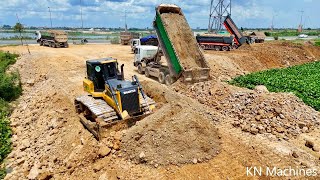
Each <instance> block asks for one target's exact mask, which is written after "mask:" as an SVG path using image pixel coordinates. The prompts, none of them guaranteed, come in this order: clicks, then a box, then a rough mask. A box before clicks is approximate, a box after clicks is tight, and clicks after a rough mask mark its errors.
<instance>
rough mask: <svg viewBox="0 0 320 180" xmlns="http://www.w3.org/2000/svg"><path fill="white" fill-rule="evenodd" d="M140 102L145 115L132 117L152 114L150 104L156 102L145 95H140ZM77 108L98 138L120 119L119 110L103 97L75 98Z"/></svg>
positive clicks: (88, 127) (83, 122)
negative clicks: (105, 129)
mask: <svg viewBox="0 0 320 180" xmlns="http://www.w3.org/2000/svg"><path fill="white" fill-rule="evenodd" d="M140 102H141V108H142V112H143V115H140V116H137V117H131V118H138V117H140V118H142V117H145V116H146V115H148V114H151V113H152V111H150V108H149V107H150V106H151V105H155V104H156V102H155V101H154V100H153V99H151V98H149V97H148V96H145V98H143V97H142V95H140ZM75 108H76V111H77V113H78V114H79V118H80V122H81V123H82V124H83V125H84V126H85V127H86V128H87V129H88V130H89V131H90V132H91V133H92V134H93V135H94V136H95V137H96V138H97V139H98V140H100V139H101V138H102V136H103V135H102V130H103V129H104V128H106V127H109V126H112V125H114V124H116V123H117V120H120V117H119V116H118V115H117V112H116V111H115V110H114V109H113V108H112V107H111V106H109V105H108V104H107V103H106V102H105V101H104V100H103V99H96V98H93V97H92V96H88V95H83V96H79V97H77V98H76V99H75Z"/></svg>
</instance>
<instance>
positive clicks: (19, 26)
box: [13, 23, 24, 33]
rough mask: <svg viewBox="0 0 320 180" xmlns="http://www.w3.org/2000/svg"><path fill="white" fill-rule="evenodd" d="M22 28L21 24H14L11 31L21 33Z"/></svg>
mask: <svg viewBox="0 0 320 180" xmlns="http://www.w3.org/2000/svg"><path fill="white" fill-rule="evenodd" d="M23 29H24V27H23V25H22V24H21V23H16V25H14V26H13V30H14V31H17V32H19V33H21V32H22V31H23Z"/></svg>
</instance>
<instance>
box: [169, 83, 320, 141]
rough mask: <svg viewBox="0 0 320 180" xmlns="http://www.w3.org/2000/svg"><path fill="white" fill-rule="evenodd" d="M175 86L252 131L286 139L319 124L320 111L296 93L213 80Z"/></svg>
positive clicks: (235, 123) (247, 130)
mask: <svg viewBox="0 0 320 180" xmlns="http://www.w3.org/2000/svg"><path fill="white" fill-rule="evenodd" d="M174 88H175V89H177V90H179V92H180V93H183V94H185V95H187V96H189V97H192V98H195V99H197V100H198V101H199V102H200V103H202V104H205V105H207V106H210V107H213V108H215V109H216V111H218V112H220V113H221V114H222V115H224V116H227V117H229V118H232V119H234V122H232V123H233V125H234V126H235V127H241V129H242V130H243V131H245V132H250V133H252V134H258V133H261V134H262V133H272V134H274V135H277V136H279V137H283V138H285V139H287V138H291V137H296V136H297V135H299V134H301V133H308V132H310V131H312V130H313V129H314V128H315V127H316V126H318V125H319V124H320V121H319V120H320V113H319V112H317V111H316V110H314V109H312V108H311V107H309V106H307V105H305V104H304V103H303V102H302V101H301V100H300V99H299V98H297V97H296V96H294V95H293V94H286V93H267V94H263V93H262V94H261V93H257V92H255V91H251V90H246V89H242V88H237V87H233V86H230V85H228V84H225V83H219V82H212V81H211V82H210V81H208V82H201V83H197V84H194V85H187V86H185V85H182V84H175V87H174Z"/></svg>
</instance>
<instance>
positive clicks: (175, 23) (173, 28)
mask: <svg viewBox="0 0 320 180" xmlns="http://www.w3.org/2000/svg"><path fill="white" fill-rule="evenodd" d="M161 17H162V20H163V24H164V26H165V27H166V30H167V33H168V36H169V38H170V40H171V42H172V44H173V46H174V49H175V51H176V53H177V56H178V57H179V60H180V63H181V64H182V66H183V67H184V68H185V69H192V68H196V67H203V66H204V63H205V62H204V59H203V57H202V55H201V51H200V49H199V48H198V44H197V41H196V39H195V38H194V35H193V33H192V30H191V28H190V27H189V25H188V23H187V21H186V20H185V18H184V17H183V16H182V15H180V14H171V13H166V14H161Z"/></svg>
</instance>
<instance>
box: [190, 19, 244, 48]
mask: <svg viewBox="0 0 320 180" xmlns="http://www.w3.org/2000/svg"><path fill="white" fill-rule="evenodd" d="M223 24H224V26H225V27H226V29H227V31H228V32H229V33H230V34H231V36H222V35H219V34H207V35H201V36H200V35H199V36H197V37H196V39H197V42H198V43H199V45H200V47H201V48H202V49H213V50H216V51H221V50H222V51H228V50H231V49H237V48H238V47H240V46H241V45H243V44H244V43H246V42H247V41H248V39H247V37H246V36H244V35H243V34H242V33H241V31H239V29H238V27H237V26H236V24H235V23H234V22H233V20H232V19H231V17H230V15H228V16H227V17H226V19H225V20H224V23H223Z"/></svg>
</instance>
